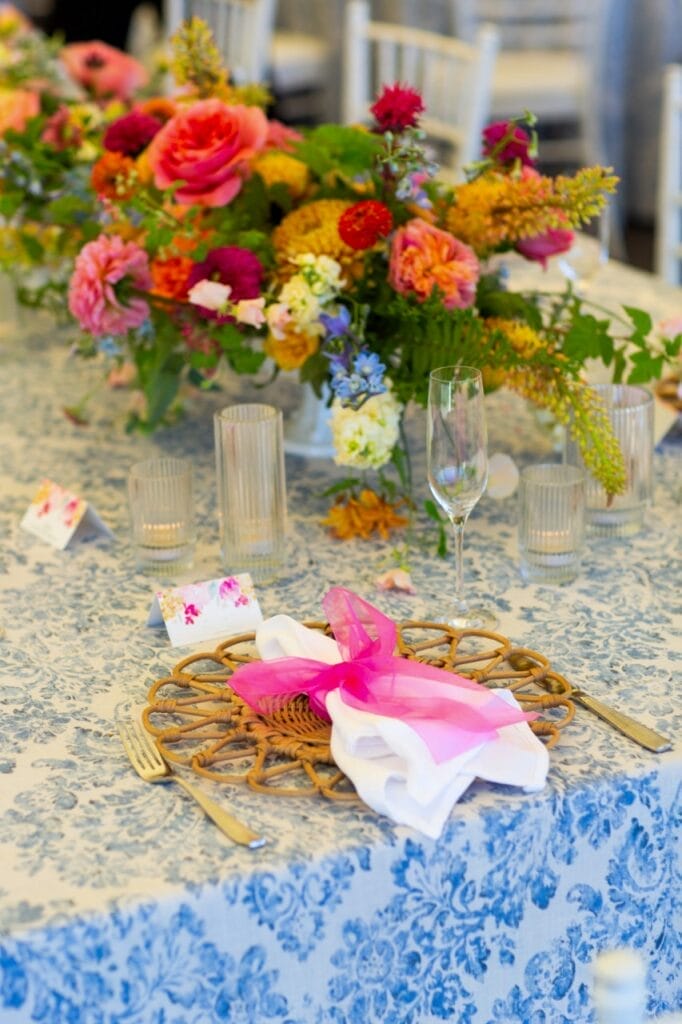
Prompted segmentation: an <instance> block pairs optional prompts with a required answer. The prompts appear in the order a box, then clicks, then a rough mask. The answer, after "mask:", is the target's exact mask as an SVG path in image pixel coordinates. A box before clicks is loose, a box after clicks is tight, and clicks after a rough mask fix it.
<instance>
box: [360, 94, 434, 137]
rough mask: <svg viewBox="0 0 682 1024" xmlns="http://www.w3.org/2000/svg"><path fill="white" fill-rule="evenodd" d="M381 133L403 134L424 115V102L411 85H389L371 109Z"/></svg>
mask: <svg viewBox="0 0 682 1024" xmlns="http://www.w3.org/2000/svg"><path fill="white" fill-rule="evenodd" d="M369 109H370V112H371V113H372V115H373V116H374V120H375V121H376V123H377V127H378V128H379V131H382V132H402V131H404V129H405V128H414V127H415V125H416V124H417V121H418V120H419V115H420V114H423V113H424V101H423V100H422V98H421V96H420V95H419V93H418V92H417V91H416V89H411V88H410V86H409V85H400V83H398V82H396V84H395V85H387V86H385V87H384V91H383V92H382V93H381V95H380V96H379V98H378V100H377V101H376V103H374V105H373V106H372V107H370V108H369Z"/></svg>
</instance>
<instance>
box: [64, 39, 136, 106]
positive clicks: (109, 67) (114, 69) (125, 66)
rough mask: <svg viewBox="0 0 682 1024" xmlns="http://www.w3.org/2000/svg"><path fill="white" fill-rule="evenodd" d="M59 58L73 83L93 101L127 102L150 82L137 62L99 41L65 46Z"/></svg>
mask: <svg viewBox="0 0 682 1024" xmlns="http://www.w3.org/2000/svg"><path fill="white" fill-rule="evenodd" d="M60 57H61V60H62V63H63V64H64V66H65V68H66V70H67V71H68V73H69V75H70V76H71V78H72V79H73V80H74V82H77V83H78V84H79V85H82V86H83V88H84V89H86V90H87V91H88V92H89V93H90V94H91V95H92V96H94V97H95V98H96V99H100V100H103V99H117V100H129V99H131V98H132V96H133V94H134V93H135V92H136V90H137V89H139V88H141V86H143V85H146V84H147V82H148V80H149V75H148V73H147V71H146V70H145V68H144V67H143V65H142V64H140V62H139V61H137V60H135V58H134V57H130V56H129V55H128V54H127V53H123V51H122V50H117V49H116V47H115V46H109V44H108V43H103V42H101V41H100V40H99V39H94V40H92V41H91V42H87V43H68V44H67V45H66V46H64V47H62V50H61V54H60Z"/></svg>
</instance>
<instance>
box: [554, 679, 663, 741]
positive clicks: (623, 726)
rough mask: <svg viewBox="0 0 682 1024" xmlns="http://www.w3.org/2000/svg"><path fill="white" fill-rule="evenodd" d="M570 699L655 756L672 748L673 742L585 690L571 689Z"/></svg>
mask: <svg viewBox="0 0 682 1024" xmlns="http://www.w3.org/2000/svg"><path fill="white" fill-rule="evenodd" d="M568 697H569V698H570V699H571V700H574V701H576V703H577V704H580V705H581V706H582V707H584V708H587V710H588V711H592V712H593V713H594V714H595V715H597V716H598V717H599V718H601V719H603V720H604V721H605V722H608V723H609V725H612V726H613V727H614V729H618V731H619V732H622V734H623V736H627V737H628V739H631V740H634V741H635V743H639V745H640V746H641V747H646V749H647V750H652V751H653V752H654V754H662V753H663V752H664V751H666V750H670V749H671V748H672V742H671V741H670V740H669V739H666V737H665V736H661V734H660V733H658V732H654V730H653V729H649V727H648V726H646V725H642V723H641V722H637V721H636V720H635V719H634V718H630V716H629V715H624V714H623V712H622V711H616V709H615V708H610V707H609V706H608V704H602V702H601V701H600V700H597V699H596V697H590V695H589V693H585V691H584V690H580V689H573V688H571V690H570V692H569V694H568Z"/></svg>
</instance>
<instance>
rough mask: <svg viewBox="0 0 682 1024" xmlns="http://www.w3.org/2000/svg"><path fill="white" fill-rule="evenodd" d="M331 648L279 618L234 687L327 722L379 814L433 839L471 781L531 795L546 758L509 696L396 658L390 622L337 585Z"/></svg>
mask: <svg viewBox="0 0 682 1024" xmlns="http://www.w3.org/2000/svg"><path fill="white" fill-rule="evenodd" d="M323 605H324V608H325V611H326V613H327V615H328V618H329V621H330V624H331V625H332V629H333V632H334V636H335V637H336V639H335V640H333V639H331V638H329V637H325V636H322V635H321V634H320V633H319V632H317V631H315V630H309V629H307V628H306V627H305V626H302V625H301V624H300V623H298V622H296V621H295V620H293V619H290V618H289V617H288V616H286V615H277V616H274V617H273V618H271V619H267V620H266V621H265V622H263V624H262V625H261V626H260V627H259V628H258V630H257V631H256V646H257V648H258V653H259V654H260V656H261V658H262V659H263V661H262V662H260V663H259V662H254V663H252V664H250V665H248V666H243V667H242V668H240V669H239V670H238V672H236V673H235V674H234V676H233V677H232V678H231V680H230V685H231V686H232V687H233V689H234V690H235V692H236V693H238V694H239V696H241V697H242V698H243V699H244V700H246V701H247V702H248V703H249V704H251V705H252V706H253V707H255V708H257V709H258V710H260V711H265V712H267V711H268V710H272V708H273V707H276V706H279V705H281V704H282V703H283V702H284V701H286V700H288V699H290V698H291V697H292V696H293V695H294V694H295V693H301V692H303V693H307V694H308V696H309V698H310V700H311V705H312V706H313V707H314V708H315V710H317V711H318V712H320V713H322V714H325V715H326V716H327V717H329V718H331V721H332V735H331V749H332V754H333V756H334V760H335V761H336V763H337V764H338V765H339V767H340V768H341V769H342V770H343V771H344V772H345V773H346V775H348V777H349V778H350V779H351V780H352V782H353V783H354V785H355V787H356V789H357V791H358V793H359V795H360V796H361V797H362V799H363V800H364V801H365V803H367V804H368V806H370V807H372V808H373V809H374V810H376V811H378V812H379V813H381V814H386V815H388V816H389V817H390V818H392V819H393V820H394V821H396V822H398V823H399V824H405V825H410V826H412V827H413V828H416V829H418V830H419V831H421V832H423V833H425V834H426V835H428V836H431V837H432V838H437V837H438V836H439V835H440V833H441V831H442V829H443V826H444V824H445V821H446V820H447V817H448V815H449V813H450V811H451V809H452V807H453V805H454V803H455V802H456V801H457V800H458V799H459V797H460V796H461V795H462V793H463V792H464V791H465V790H466V789H467V787H468V786H469V785H470V783H471V782H472V781H473V779H474V778H476V777H478V778H482V779H486V780H488V781H491V782H498V783H506V784H507V785H513V786H520V787H522V788H523V789H525V790H526V791H529V792H530V791H534V790H538V789H541V788H542V787H543V786H544V783H545V778H546V775H547V770H548V767H549V758H548V755H547V749H546V748H545V746H544V745H543V744H542V743H541V742H540V740H538V739H537V737H536V736H534V734H533V733H532V732H531V730H530V728H529V727H528V724H527V723H528V720H529V719H532V718H534V717H536V716H535V715H532V714H527V713H525V712H523V711H522V710H521V708H520V707H519V705H518V704H517V702H516V700H515V698H514V696H513V694H511V693H509V692H508V691H505V690H495V691H491V690H489V689H487V688H486V687H484V686H482V685H481V684H479V683H476V682H474V681H472V680H470V679H467V678H465V677H463V676H458V675H456V674H454V673H451V672H446V671H444V670H441V669H437V668H435V667H432V666H428V665H425V664H423V663H421V662H415V661H408V660H406V659H404V658H398V657H394V656H393V650H394V647H395V639H396V631H395V626H394V624H393V623H392V622H391V621H390V619H387V618H386V616H384V615H382V613H381V612H379V611H378V610H377V609H376V608H374V607H373V606H372V605H370V604H368V602H366V601H363V600H362V598H359V597H358V596H357V595H355V594H352V593H351V592H350V591H346V590H344V589H343V588H341V587H335V588H332V590H330V591H329V593H328V594H327V596H326V597H325V600H324V602H323Z"/></svg>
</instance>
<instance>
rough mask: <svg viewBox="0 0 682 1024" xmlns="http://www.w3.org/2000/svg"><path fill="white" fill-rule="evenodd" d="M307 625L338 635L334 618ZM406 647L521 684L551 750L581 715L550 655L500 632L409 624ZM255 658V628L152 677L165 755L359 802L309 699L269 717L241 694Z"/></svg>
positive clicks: (478, 674) (223, 776) (243, 779)
mask: <svg viewBox="0 0 682 1024" xmlns="http://www.w3.org/2000/svg"><path fill="white" fill-rule="evenodd" d="M306 625H308V626H309V627H311V628H314V629H319V630H320V631H322V632H325V633H329V627H328V626H327V625H326V624H325V623H320V622H312V623H306ZM397 653H399V654H400V655H401V656H402V657H404V658H409V659H412V660H416V661H423V662H426V663H427V664H430V665H435V666H437V667H439V668H442V669H445V670H447V671H450V672H456V673H458V674H459V675H463V676H468V677H469V678H470V679H475V680H477V681H478V682H480V683H482V684H484V685H485V686H489V687H492V688H494V687H505V688H506V689H509V690H513V692H514V694H515V695H516V698H517V700H518V701H519V703H520V704H521V706H522V707H523V708H524V710H526V711H536V712H538V713H539V715H540V717H539V718H538V719H536V720H535V721H533V722H531V723H530V727H531V729H532V730H533V732H534V733H536V734H537V735H538V736H540V737H542V739H543V740H544V741H545V742H546V744H547V746H548V747H551V746H554V744H555V743H556V742H557V740H558V739H559V736H560V734H561V730H562V729H563V728H565V727H566V726H567V725H568V723H569V722H570V721H571V720H572V718H573V715H574V713H575V707H574V705H573V702H572V701H571V700H570V699H569V694H570V685H569V683H568V682H567V681H566V680H565V679H564V678H563V676H560V675H558V674H557V673H556V672H553V671H552V669H551V668H550V664H549V661H548V659H547V658H546V657H544V655H542V654H538V652H537V651H532V650H529V649H528V648H525V647H514V646H513V645H512V643H511V641H510V640H508V639H507V638H506V637H504V636H502V635H501V634H499V633H492V632H489V631H487V630H455V629H450V628H449V627H448V626H444V625H442V624H441V623H435V622H416V621H415V622H404V623H403V624H402V625H401V626H399V627H398V648H397ZM256 660H258V657H257V654H256V653H255V647H254V634H253V633H244V634H242V635H241V636H236V637H233V638H232V639H230V640H227V641H226V642H225V643H222V644H220V646H219V647H217V648H216V650H215V651H212V652H210V653H206V654H193V655H190V656H189V657H187V658H184V659H183V660H182V661H180V662H178V664H177V665H176V666H175V668H174V669H173V671H172V673H171V674H170V675H169V676H166V677H165V678H163V679H159V680H157V681H156V682H155V683H154V684H153V686H152V687H151V689H150V691H149V694H148V698H147V707H146V708H145V710H144V713H143V721H144V725H145V728H146V729H147V730H148V731H149V732H150V733H152V734H153V735H154V736H155V737H156V741H157V744H158V746H159V749H160V750H161V753H162V754H163V756H164V757H165V758H166V759H167V760H168V761H171V762H174V763H176V764H183V765H188V766H191V768H192V769H193V770H194V771H195V772H196V773H197V774H198V775H203V776H205V777H206V778H209V779H214V780H216V781H218V782H226V783H235V784H236V783H240V784H244V783H245V784H246V785H248V786H250V787H251V788H252V789H255V790H257V791H258V792H260V793H274V794H277V795H278V796H315V795H317V794H320V795H322V796H324V797H328V798H329V799H332V800H355V799H357V795H356V793H355V790H354V788H353V785H352V783H351V782H350V781H349V780H348V779H347V778H346V776H345V775H344V774H343V773H342V772H341V771H339V769H338V768H337V767H336V765H335V764H334V761H333V759H332V756H331V753H330V750H329V738H330V733H331V726H330V723H329V722H326V721H324V720H323V719H321V718H319V717H318V716H317V715H316V714H315V713H314V712H313V711H311V709H310V707H309V705H308V699H307V697H297V698H295V700H292V701H290V702H289V703H288V704H287V705H285V707H283V708H282V709H281V710H280V711H278V712H276V713H275V714H273V715H268V716H266V715H259V714H256V713H255V712H254V711H252V710H251V709H250V708H249V707H248V706H247V705H246V704H245V703H244V702H243V701H242V700H241V699H240V698H239V697H238V696H237V695H236V694H235V693H234V692H233V691H232V689H231V688H230V685H229V683H230V677H231V676H232V674H233V672H235V671H236V670H237V669H238V668H239V666H240V665H244V664H246V663H248V662H250V661H256ZM548 691H549V692H548Z"/></svg>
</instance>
